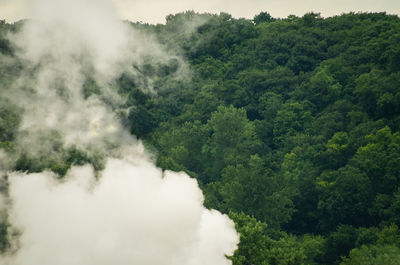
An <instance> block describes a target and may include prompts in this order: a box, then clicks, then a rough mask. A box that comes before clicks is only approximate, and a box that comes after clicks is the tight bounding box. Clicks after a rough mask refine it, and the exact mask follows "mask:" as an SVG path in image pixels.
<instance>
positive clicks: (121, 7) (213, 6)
mask: <svg viewBox="0 0 400 265" xmlns="http://www.w3.org/2000/svg"><path fill="white" fill-rule="evenodd" d="M34 1H37V0H0V19H6V20H7V21H10V22H11V21H15V20H19V19H21V18H27V17H29V6H30V4H31V3H32V2H34ZM86 1H93V2H95V1H96V0H86ZM110 1H113V2H115V5H116V7H117V11H118V13H119V14H120V16H121V18H123V19H129V20H132V21H143V22H148V23H164V21H165V17H166V16H167V15H168V14H174V13H178V12H182V11H186V10H194V11H197V12H211V13H219V12H227V13H230V14H232V15H233V16H234V17H247V18H252V17H254V15H256V14H258V13H260V12H261V11H267V12H269V13H270V14H271V15H272V16H273V17H287V16H288V15H290V14H294V15H297V16H302V15H303V14H304V13H307V12H310V11H314V12H319V13H321V15H322V16H324V17H327V16H333V15H340V14H341V13H344V12H350V11H354V12H359V11H364V12H365V11H368V12H381V11H386V12H387V13H388V14H397V15H400V0H379V1H378V0H230V1H228V0H170V1H166V0H110Z"/></svg>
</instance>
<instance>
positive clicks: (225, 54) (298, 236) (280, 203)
mask: <svg viewBox="0 0 400 265" xmlns="http://www.w3.org/2000/svg"><path fill="white" fill-rule="evenodd" d="M22 23H24V22H19V23H16V24H8V23H6V22H5V21H1V22H0V53H1V58H10V57H13V56H14V52H15V49H16V47H13V45H12V44H11V43H10V41H9V39H8V35H9V34H10V32H15V31H18V30H19V28H20V26H21V24H22ZM126 23H129V24H130V26H131V27H134V28H136V29H138V30H140V31H142V32H145V33H147V34H152V35H153V36H154V38H156V39H157V40H158V41H159V42H160V43H161V44H162V45H164V46H165V47H166V49H167V50H169V51H171V52H173V53H174V54H178V55H179V56H181V57H183V58H184V59H185V61H186V63H187V65H188V68H189V69H190V71H189V72H190V75H188V76H186V77H184V78H178V77H177V76H178V75H180V74H181V73H180V72H179V71H178V69H179V64H181V62H179V61H178V60H170V61H168V62H167V63H163V64H161V63H160V64H156V65H154V64H152V63H150V62H149V63H148V64H144V65H141V66H140V67H139V66H137V67H138V68H139V70H140V72H141V73H143V76H146V77H148V78H150V79H151V80H152V82H153V83H152V85H153V92H148V91H147V90H144V89H143V84H144V83H145V82H146V80H147V79H145V80H143V78H140V77H136V78H135V77H132V76H129V75H121V76H120V77H119V78H118V79H117V80H115V82H113V83H112V84H110V86H112V87H113V89H115V90H116V91H118V93H120V94H121V95H122V96H123V98H124V99H126V101H125V102H124V105H123V108H124V110H126V111H121V112H120V113H119V118H120V120H121V121H122V123H123V124H124V125H125V126H126V127H127V128H129V130H130V132H131V133H132V134H134V135H136V136H137V137H138V138H140V139H142V140H143V141H144V143H145V145H146V146H147V147H148V149H149V150H151V151H152V152H153V153H154V154H155V157H156V159H157V165H158V166H159V167H161V168H162V169H171V170H174V171H185V172H186V173H188V174H189V175H190V176H192V177H193V178H196V179H197V180H198V182H199V184H200V186H201V188H202V190H203V192H204V194H205V204H206V206H207V207H209V208H215V209H218V210H219V211H221V212H223V213H227V214H229V216H230V217H231V218H232V219H233V220H234V221H235V224H236V229H237V231H238V232H239V233H240V235H241V241H240V244H239V249H238V250H237V251H236V252H235V254H234V255H233V256H232V257H231V259H232V261H233V264H234V265H251V264H254V265H261V264H264V265H267V264H271V265H272V264H282V265H283V264H287V265H289V264H291V265H294V264H315V265H316V264H328V265H329V264H342V265H356V264H357V265H359V264H365V265H366V264H374V265H380V264H382V265H383V264H385V265H390V264H393V265H395V264H400V230H399V226H400V19H399V17H397V16H393V15H387V14H385V13H357V14H356V13H349V14H343V15H340V16H335V17H330V18H321V17H320V15H319V14H317V13H308V14H305V15H304V16H303V17H296V16H289V17H288V18H285V19H276V18H273V17H271V16H270V15H269V14H268V13H267V12H261V13H260V14H258V15H256V16H255V17H254V19H253V20H248V19H242V18H240V19H236V18H233V17H232V16H231V15H229V14H226V13H221V14H219V15H214V14H198V13H195V12H192V11H188V12H185V13H179V14H176V15H170V16H168V17H167V19H166V24H165V25H162V24H158V25H149V24H143V23H130V22H126ZM23 67H24V66H23V62H20V64H14V65H12V67H11V66H9V65H7V66H4V65H3V66H2V67H1V68H0V89H3V88H4V87H6V86H8V84H9V83H10V82H12V80H14V79H15V77H16V76H17V75H18V73H19V72H20V71H21V69H23ZM98 86H99V84H97V83H96V82H95V81H94V80H93V79H91V78H90V76H88V81H87V82H86V83H85V86H84V90H83V92H84V93H85V95H86V96H87V97H89V96H90V94H92V93H99V87H98ZM20 115H21V113H20V110H19V109H18V108H17V107H16V106H13V105H12V104H11V103H10V102H8V101H6V100H1V101H0V148H1V149H2V150H3V152H8V153H11V154H13V153H14V154H16V155H18V158H16V160H15V161H16V162H15V164H14V165H13V169H14V170H19V171H27V172H38V171H41V170H43V169H50V170H52V171H53V172H55V173H57V174H59V176H60V177H62V176H63V175H64V174H65V173H66V172H67V170H68V169H69V168H70V167H71V166H72V165H77V164H84V163H91V164H93V165H94V168H95V169H101V168H102V166H103V165H102V162H103V161H102V158H101V155H99V156H94V155H93V154H86V153H85V152H83V151H82V150H79V149H78V148H70V149H66V150H64V149H62V147H55V148H58V149H57V152H59V153H60V154H61V155H59V156H52V155H51V152H54V150H51V151H49V153H48V154H42V156H41V157H32V156H31V155H30V154H26V153H18V152H17V149H18V148H17V147H16V146H15V141H16V138H17V134H18V130H19V129H18V128H19V124H20ZM46 137H47V138H51V137H53V138H52V139H55V140H52V139H48V140H47V141H54V142H56V141H57V140H56V138H57V136H56V135H48V136H46ZM6 189H7V187H0V191H3V192H6ZM8 226H9V224H8V223H7V222H4V223H2V224H1V225H0V252H2V251H3V252H4V251H6V250H7V248H8V241H7V233H8V232H7V230H8Z"/></svg>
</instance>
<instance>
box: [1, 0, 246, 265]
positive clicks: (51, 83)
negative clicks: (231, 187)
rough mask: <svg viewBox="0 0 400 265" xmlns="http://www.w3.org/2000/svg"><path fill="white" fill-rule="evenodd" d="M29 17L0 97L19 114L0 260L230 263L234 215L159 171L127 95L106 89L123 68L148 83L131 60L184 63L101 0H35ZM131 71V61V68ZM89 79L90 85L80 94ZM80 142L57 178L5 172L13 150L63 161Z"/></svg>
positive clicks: (183, 178)
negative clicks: (128, 117)
mask: <svg viewBox="0 0 400 265" xmlns="http://www.w3.org/2000/svg"><path fill="white" fill-rule="evenodd" d="M27 9H28V10H30V17H31V18H32V20H29V21H26V22H25V24H24V25H23V28H22V29H21V31H19V32H18V33H16V34H14V35H10V36H9V39H10V41H11V42H12V43H13V45H15V47H17V49H16V51H17V52H16V58H17V59H18V62H14V61H9V60H5V61H4V62H3V63H6V64H9V65H10V67H11V66H12V67H15V65H18V64H22V65H23V67H22V68H19V76H18V78H17V79H15V80H13V82H11V83H10V85H9V86H8V87H6V88H3V89H2V90H1V92H0V96H1V97H2V98H3V99H6V100H8V101H9V102H11V103H12V104H13V105H14V106H15V107H16V108H17V109H18V110H19V111H20V112H21V115H22V120H21V124H20V127H19V131H18V136H17V147H16V151H15V154H14V155H15V157H13V155H9V154H6V153H1V154H0V157H1V158H2V159H1V160H2V165H1V168H0V171H1V172H2V175H6V176H7V178H5V179H3V180H2V181H3V182H7V183H6V184H7V186H8V188H7V189H8V192H7V193H5V195H2V196H1V200H0V211H1V212H2V218H8V222H9V223H10V224H11V225H12V227H11V228H10V229H9V241H10V243H11V246H10V249H9V251H8V252H7V253H5V255H3V256H2V257H0V263H1V264H6V265H25V264H32V265H39V264H41V265H54V264H59V265H63V264H68V265H73V264H77V265H78V264H85V265H92V264H93V265H94V264H96V265H102V264H120V265H123V264H143V265H153V264H154V265H155V264H171V265H180V264H185V265H186V264H189V265H191V264H193V265H196V264H215V265H219V264H221V265H222V264H231V262H230V260H229V259H227V258H226V256H229V255H232V254H233V252H234V250H235V249H236V247H237V244H238V240H239V239H238V234H237V233H236V231H235V229H234V224H233V222H232V221H231V220H230V219H229V218H228V217H227V216H225V215H222V214H221V213H219V212H217V211H215V210H208V209H206V208H205V207H204V206H203V200H204V198H203V195H202V193H201V190H200V188H199V187H198V184H197V182H196V180H194V179H192V178H190V177H189V176H188V175H187V174H185V173H182V172H181V173H176V172H171V171H166V172H163V171H162V170H161V169H158V168H157V167H156V166H155V165H154V163H153V162H152V158H151V156H150V155H149V154H148V153H147V151H146V150H145V148H144V147H143V144H142V143H141V142H140V141H139V140H137V138H136V137H135V136H132V135H130V133H129V132H128V131H126V129H124V128H123V126H122V125H121V123H120V121H119V118H118V115H117V113H116V111H117V110H120V108H123V103H124V99H123V98H122V97H121V96H120V95H119V94H118V93H117V92H116V91H115V90H114V89H113V88H112V87H113V86H112V84H113V82H114V81H115V79H116V78H118V77H119V76H120V75H121V74H126V75H129V76H131V77H132V78H137V79H139V80H143V79H144V80H146V82H144V83H143V86H142V89H143V90H145V91H147V92H148V93H155V91H153V88H152V85H151V84H152V77H148V76H143V73H141V71H140V70H138V69H140V65H141V64H144V63H147V64H148V63H152V64H157V63H168V61H170V60H171V59H174V60H175V61H178V63H179V67H178V70H177V71H176V74H175V78H185V75H186V74H187V73H188V70H187V68H186V66H185V62H184V61H183V60H182V59H181V58H180V57H179V56H177V55H176V54H169V53H167V52H166V51H165V49H164V48H163V47H162V46H161V45H160V44H159V43H157V41H156V40H155V39H154V38H153V37H151V36H149V35H146V34H144V33H142V32H138V31H135V30H133V29H132V28H131V27H129V24H127V23H123V22H122V21H121V20H120V19H119V18H118V16H117V13H116V11H115V9H114V7H113V5H112V2H111V1H108V0H96V1H94V0H68V1H67V0H32V1H30V2H29V6H27ZM134 66H135V67H134ZM88 80H89V81H91V82H92V83H95V84H96V86H97V87H98V89H99V91H98V92H97V93H92V94H89V95H87V94H85V91H84V88H85V85H86V84H87V83H88ZM71 147H74V148H78V149H79V150H81V151H82V152H85V153H87V154H88V156H89V157H100V159H99V160H100V163H101V164H102V165H101V166H99V167H97V168H96V167H95V166H93V163H91V164H86V165H80V166H78V165H76V166H73V167H72V168H70V169H69V170H68V172H66V174H65V176H63V177H62V176H59V175H57V174H55V173H53V172H51V171H50V170H47V169H46V170H44V171H42V172H37V173H30V174H29V173H24V172H11V171H10V169H11V168H13V166H14V165H15V163H16V161H15V159H16V157H17V155H19V154H28V155H29V156H31V157H36V158H38V160H41V159H42V158H48V157H49V158H51V159H53V160H57V159H62V155H63V150H65V149H67V148H71Z"/></svg>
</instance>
